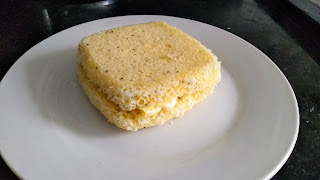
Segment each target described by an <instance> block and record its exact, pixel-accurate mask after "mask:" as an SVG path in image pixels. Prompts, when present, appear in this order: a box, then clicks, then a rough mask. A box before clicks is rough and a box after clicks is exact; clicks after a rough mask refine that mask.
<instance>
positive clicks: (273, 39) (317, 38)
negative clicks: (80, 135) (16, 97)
mask: <svg viewBox="0 0 320 180" xmlns="http://www.w3.org/2000/svg"><path fill="white" fill-rule="evenodd" d="M134 14H154V15H169V16H177V17H184V18H188V19H193V20H197V21H201V22H205V23H208V24H211V25H214V26H217V27H220V28H222V29H225V30H227V31H230V32H231V33H233V34H235V35H237V36H240V37H241V38H243V39H245V40H246V41H248V42H250V43H251V44H253V45H254V46H256V47H257V48H259V49H260V50H261V51H263V52H264V53H265V54H266V55H267V56H268V57H270V58H271V59H272V60H273V61H274V62H275V63H276V64H277V65H278V66H279V68H280V69H281V70H282V72H283V73H284V74H285V75H286V77H287V78H288V80H289V82H290V83H291V85H292V87H293V89H294V91H295V94H296V96H297V100H298V104H299V110H300V132H299V136H298V141H297V143H296V146H295V148H294V150H293V153H292V154H291V156H290V158H289V159H288V161H287V162H286V164H285V165H284V166H283V167H282V168H281V170H280V171H279V172H278V173H277V174H276V175H275V176H274V177H273V179H320V128H319V127H320V121H319V120H320V110H319V108H320V66H319V63H320V25H319V24H318V23H317V22H316V21H314V20H313V19H311V18H310V17H309V16H307V15H306V14H305V13H304V12H302V11H300V10H299V9H298V8H297V7H295V6H293V5H292V4H290V3H289V2H288V1H281V0H280V1H276V0H268V1H267V0H228V1H227V0H215V1H201V0H190V1H187V0H185V1H183V0H175V1H161V0H155V1H148V0H107V1H89V0H77V1H70V0H69V1H61V0H60V1H52V2H50V1H36V0H30V1H22V0H1V1H0V80H1V79H2V78H3V76H4V75H5V73H6V72H7V71H8V70H9V68H10V67H11V66H12V64H13V63H14V62H15V61H16V60H17V59H18V58H19V57H20V56H21V55H22V54H23V53H25V52H26V51H27V50H28V49H30V48H31V47H32V46H34V45H36V44H37V43H38V42H40V41H42V40H43V39H45V38H47V37H48V36H51V35H53V34H55V33H57V32H59V31H61V30H64V29H66V28H69V27H71V26H74V25H77V24H80V23H84V22H88V21H91V20H95V19H101V18H106V17H114V16H122V15H134ZM0 84H1V83H0ZM45 163H46V162H44V165H45ZM230 173H232V172H230ZM248 173H250V172H248ZM0 179H17V177H16V176H15V175H14V174H13V173H12V171H11V170H10V169H9V168H8V167H7V166H6V164H5V163H4V162H3V160H2V159H0Z"/></svg>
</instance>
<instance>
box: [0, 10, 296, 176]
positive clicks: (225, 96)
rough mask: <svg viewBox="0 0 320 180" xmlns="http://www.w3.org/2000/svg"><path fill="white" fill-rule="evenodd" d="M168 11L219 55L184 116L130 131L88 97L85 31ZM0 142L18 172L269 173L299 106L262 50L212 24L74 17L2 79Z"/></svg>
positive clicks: (292, 136)
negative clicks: (210, 79)
mask: <svg viewBox="0 0 320 180" xmlns="http://www.w3.org/2000/svg"><path fill="white" fill-rule="evenodd" d="M150 21H166V22H167V23H169V24H171V25H173V26H176V27H178V28H180V29H181V30H183V31H184V32H186V33H188V34H189V35H191V36H193V37H194V38H196V39H198V40H199V41H200V42H201V43H202V44H204V45H205V46H206V47H208V48H209V49H212V51H213V53H215V54H216V55H217V56H218V58H219V60H220V61H221V62H222V81H221V82H220V84H219V85H218V87H217V88H216V90H215V92H214V93H213V94H212V95H211V96H210V97H209V98H208V99H206V100H205V101H203V102H201V103H200V104H198V105H196V106H195V107H194V108H193V109H192V110H191V111H189V112H187V113H186V114H185V115H184V117H182V118H179V119H175V120H172V122H173V124H169V123H166V124H164V125H162V126H159V127H154V128H147V129H144V130H141V131H138V132H127V131H124V130H120V129H118V128H116V127H115V126H114V125H112V124H110V123H108V122H107V121H106V120H105V119H104V117H103V116H102V115H101V114H100V113H99V112H98V111H97V110H96V109H95V108H94V107H93V106H92V105H91V104H90V103H89V101H88V99H87V97H86V96H85V95H84V93H83V92H82V90H81V88H80V86H79V85H78V81H77V76H76V64H77V61H78V57H77V45H78V43H79V41H80V40H81V38H83V37H84V36H87V35H89V34H92V33H95V32H98V31H102V30H106V29H109V28H114V27H118V26H123V25H129V24H135V23H142V22H150ZM0 99H1V101H0V109H1V113H0V149H1V155H2V157H3V158H4V160H5V161H6V162H7V163H8V165H9V166H10V167H11V169H12V170H13V171H14V172H15V173H16V174H17V175H18V176H19V177H21V178H24V179H77V180H78V179H219V180H220V179H244V180H248V179H268V178H271V177H272V176H273V175H274V174H275V173H276V172H277V171H278V170H279V169H280V167H281V166H282V165H283V164H284V163H285V161H286V160H287V158H288V157H289V155H290V153H291V151H292V149H293V147H294V144H295V141H296V139H297V134H298V127H299V115H298V108H297V102H296V98H295V95H294V93H293V91H292V88H291V87H290V84H289V83H288V81H287V79H286V78H285V76H284V75H283V74H282V73H281V71H280V70H279V69H278V68H277V66H276V65H275V64H274V63H273V62H272V61H271V60H270V59H269V58H268V57H267V56H265V55H264V54H263V53H262V52H260V51H259V50H258V49H256V48H255V47H253V46H252V45H250V44H249V43H247V42H246V41H244V40H242V39H240V38H238V37H237V36H235V35H232V34H231V33H228V32H226V31H224V30H221V29H219V28H216V27H213V26H210V25H207V24H204V23H200V22H196V21H192V20H187V19H181V18H175V17H166V16H124V17H115V18H108V19H101V20H97V21H92V22H88V23H85V24H81V25H78V26H75V27H72V28H69V29H67V30H65V31H62V32H60V33H58V34H55V35H53V36H51V37H49V38H48V39H46V40H44V41H42V42H41V43H39V44H37V45H36V46H34V47H33V48H32V49H30V50H29V51H28V52H26V53H25V54H24V55H23V56H22V57H21V58H20V59H19V60H18V61H17V62H16V63H15V64H14V65H13V66H12V68H11V69H10V70H9V72H8V73H7V74H6V76H5V77H4V78H3V80H2V82H1V86H0Z"/></svg>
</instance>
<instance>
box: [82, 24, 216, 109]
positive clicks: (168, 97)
mask: <svg viewBox="0 0 320 180" xmlns="http://www.w3.org/2000/svg"><path fill="white" fill-rule="evenodd" d="M79 54H80V56H81V66H82V68H83V69H84V71H85V73H86V75H87V77H88V78H89V79H90V81H91V82H93V83H95V84H96V85H97V86H98V87H99V88H100V90H101V91H103V92H104V93H105V94H106V96H107V97H108V99H110V100H111V101H112V102H114V103H116V104H117V105H119V107H120V108H121V109H122V110H124V111H132V110H134V109H143V108H147V107H148V108H149V107H166V106H168V105H169V106H170V104H173V102H174V101H175V100H176V99H177V98H178V97H181V96H183V95H186V94H193V93H196V92H198V91H201V90H204V89H206V88H208V87H210V86H215V85H216V84H217V83H218V82H219V81H220V63H219V62H218V61H217V58H216V56H214V55H213V54H212V53H211V51H210V50H208V49H207V48H205V47H204V46H203V45H202V44H200V43H199V42H198V41H197V40H195V39H193V38H192V37H191V36H189V35H187V34H186V33H184V32H182V31H181V30H179V29H177V28H175V27H172V26H170V25H168V24H167V23H164V22H152V23H145V24H137V25H130V26H125V27H119V28H115V29H110V30H107V31H103V32H99V33H96V34H93V35H91V36H88V37H85V38H84V39H82V41H81V43H80V44H79Z"/></svg>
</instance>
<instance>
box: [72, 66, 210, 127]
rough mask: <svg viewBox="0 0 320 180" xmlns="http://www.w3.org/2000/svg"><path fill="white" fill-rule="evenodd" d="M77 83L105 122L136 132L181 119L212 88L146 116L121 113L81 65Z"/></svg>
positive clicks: (208, 93)
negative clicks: (174, 119)
mask: <svg viewBox="0 0 320 180" xmlns="http://www.w3.org/2000/svg"><path fill="white" fill-rule="evenodd" d="M78 76H79V82H80V85H81V86H82V88H83V90H84V92H85V94H86V95H87V96H88V97H89V100H90V102H91V103H92V104H93V105H94V106H95V107H96V108H97V109H98V110H99V111H100V112H101V113H102V114H103V115H104V116H105V117H106V118H107V120H108V121H109V122H111V123H113V124H115V125H116V126H117V127H119V128H122V129H125V130H131V131H136V130H138V129H141V128H146V127H151V126H156V125H161V124H163V123H164V122H165V121H167V120H170V119H173V118H176V117H181V116H182V115H183V114H184V113H185V112H186V111H188V110H190V109H191V108H192V107H193V106H194V105H195V104H197V103H198V102H200V101H202V100H203V99H205V98H206V97H207V96H208V95H210V94H211V93H212V92H213V89H214V87H213V86H212V87H208V88H206V89H205V90H202V91H199V92H197V93H194V94H188V95H184V96H182V97H179V98H177V102H176V104H175V106H174V107H173V109H171V110H166V109H161V110H160V111H159V112H158V113H157V114H152V115H148V113H145V112H144V111H143V110H140V109H135V110H133V111H122V110H121V108H120V107H119V106H118V105H117V104H115V103H114V102H112V101H110V100H108V98H107V95H106V94H104V93H103V92H101V91H100V90H99V87H98V86H97V85H96V84H95V83H93V82H91V81H90V80H89V79H88V77H87V76H86V74H85V72H84V70H83V68H82V67H81V65H79V66H78Z"/></svg>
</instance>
